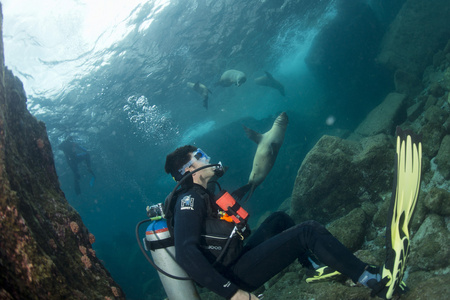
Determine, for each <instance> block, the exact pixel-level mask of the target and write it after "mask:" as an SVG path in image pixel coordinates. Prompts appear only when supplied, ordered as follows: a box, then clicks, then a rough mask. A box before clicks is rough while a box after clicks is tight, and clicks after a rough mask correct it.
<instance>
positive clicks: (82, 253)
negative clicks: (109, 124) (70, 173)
mask: <svg viewBox="0 0 450 300" xmlns="http://www.w3.org/2000/svg"><path fill="white" fill-rule="evenodd" d="M0 19H1V20H2V18H0ZM1 20H0V21H1ZM0 29H1V28H0ZM0 43H1V44H0V298H1V299H123V298H124V294H123V292H122V290H121V289H120V287H119V286H118V285H117V284H116V283H115V282H114V280H113V279H112V278H111V276H110V275H109V273H108V271H107V270H106V269H105V268H104V267H103V265H102V264H101V262H100V261H99V259H98V258H97V257H96V255H95V251H94V250H93V249H92V246H91V244H92V243H93V242H94V241H95V237H94V235H92V234H91V233H89V231H88V229H87V228H86V227H85V226H84V225H83V222H82V221H81V218H80V216H79V215H78V213H77V212H76V211H75V210H74V209H73V208H72V207H71V206H70V205H69V204H68V202H67V200H66V199H65V197H64V194H63V192H62V191H61V189H60V187H59V182H58V177H57V175H56V171H55V166H54V161H53V154H52V149H51V146H50V143H49V140H48V137H47V132H46V128H45V125H44V124H43V123H42V122H39V121H38V120H36V119H35V118H34V117H33V116H32V115H31V114H30V113H29V112H28V110H27V107H26V101H27V97H26V95H25V92H24V89H23V86H22V83H21V82H20V80H19V79H18V78H17V77H15V76H14V75H13V74H12V72H11V71H9V70H8V69H7V68H6V67H5V65H4V53H3V38H2V37H1V38H0Z"/></svg>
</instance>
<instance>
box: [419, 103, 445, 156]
mask: <svg viewBox="0 0 450 300" xmlns="http://www.w3.org/2000/svg"><path fill="white" fill-rule="evenodd" d="M446 116H447V117H448V112H447V111H445V110H443V109H440V108H439V107H437V106H435V105H433V106H430V107H429V108H428V109H427V110H426V111H425V113H424V120H423V122H424V124H423V125H422V127H421V128H420V129H419V134H421V135H422V142H423V143H422V147H423V155H424V156H427V157H429V158H430V159H431V158H432V157H434V156H436V155H437V153H438V151H439V147H440V145H441V142H442V139H443V138H444V136H445V135H446V129H445V127H444V126H443V125H444V123H445V121H446Z"/></svg>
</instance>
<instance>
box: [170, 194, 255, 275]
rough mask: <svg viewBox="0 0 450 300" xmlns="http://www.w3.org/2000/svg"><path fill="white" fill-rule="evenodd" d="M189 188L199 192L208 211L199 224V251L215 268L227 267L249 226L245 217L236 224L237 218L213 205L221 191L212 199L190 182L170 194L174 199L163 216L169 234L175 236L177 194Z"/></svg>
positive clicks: (236, 255) (247, 232) (248, 231)
mask: <svg viewBox="0 0 450 300" xmlns="http://www.w3.org/2000/svg"><path fill="white" fill-rule="evenodd" d="M188 191H192V192H194V193H196V194H197V195H199V196H200V197H201V199H202V200H203V201H204V202H205V204H206V211H207V212H206V218H205V219H204V224H203V226H202V227H203V230H202V233H201V238H200V250H201V251H202V253H203V254H204V255H205V257H206V258H207V259H208V261H209V262H210V263H211V264H213V265H214V266H215V267H218V268H221V267H228V266H229V265H231V264H233V263H234V262H235V261H236V259H237V258H239V256H240V255H241V252H242V248H243V246H244V239H245V238H247V237H248V236H249V235H250V227H249V226H248V224H247V222H246V221H247V219H245V220H242V221H238V223H236V217H234V216H231V214H230V215H228V214H227V212H225V211H224V210H223V209H221V208H220V207H219V205H217V204H216V202H215V200H218V201H219V199H220V197H221V196H223V193H220V194H219V195H218V196H219V197H218V198H217V199H214V198H213V197H212V196H211V195H210V194H209V193H208V192H207V191H206V190H205V189H204V188H203V187H201V186H198V185H191V186H189V187H187V188H182V189H180V190H178V191H177V192H176V193H175V194H174V195H173V197H174V199H173V200H175V199H176V200H175V201H171V204H172V205H171V206H172V207H169V209H168V210H167V213H166V216H165V217H166V219H167V224H168V228H169V232H170V234H171V235H172V236H174V230H173V228H174V210H175V203H176V202H177V199H178V197H179V196H180V195H182V194H184V193H187V192H188ZM228 195H229V194H228ZM222 199H223V198H222ZM228 213H229V212H228ZM233 217H234V218H233Z"/></svg>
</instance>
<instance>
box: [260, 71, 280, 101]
mask: <svg viewBox="0 0 450 300" xmlns="http://www.w3.org/2000/svg"><path fill="white" fill-rule="evenodd" d="M265 73H266V75H264V76H261V77H258V78H256V79H255V83H256V84H259V85H263V86H268V87H271V88H274V89H276V90H278V91H279V92H280V94H281V95H283V96H285V94H284V86H283V85H282V84H281V83H280V82H279V81H278V80H276V79H275V78H273V76H272V74H270V73H269V72H267V71H265Z"/></svg>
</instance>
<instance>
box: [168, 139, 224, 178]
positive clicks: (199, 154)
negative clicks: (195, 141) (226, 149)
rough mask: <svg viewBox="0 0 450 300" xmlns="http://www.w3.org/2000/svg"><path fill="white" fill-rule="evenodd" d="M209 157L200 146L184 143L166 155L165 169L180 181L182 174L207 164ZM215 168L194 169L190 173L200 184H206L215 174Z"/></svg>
mask: <svg viewBox="0 0 450 300" xmlns="http://www.w3.org/2000/svg"><path fill="white" fill-rule="evenodd" d="M210 159H211V158H210V157H209V156H208V155H207V154H206V153H205V152H204V151H202V150H201V149H200V148H196V147H194V146H191V145H186V146H183V147H180V148H178V149H176V150H175V151H174V152H172V153H170V154H169V155H167V157H166V166H165V170H166V172H167V173H170V174H171V175H172V177H173V178H174V179H175V180H176V181H180V180H181V178H183V176H184V175H186V174H188V173H191V172H194V171H195V170H197V169H199V168H201V167H204V166H206V165H209V161H210ZM215 169H216V168H215V167H211V168H205V169H202V170H199V171H196V172H195V173H193V174H192V179H193V181H194V182H195V183H198V184H200V185H204V184H207V182H208V180H209V179H211V177H212V176H214V175H215V173H214V170H215Z"/></svg>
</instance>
